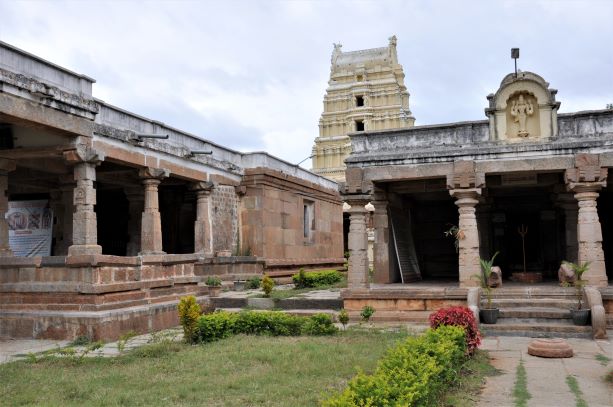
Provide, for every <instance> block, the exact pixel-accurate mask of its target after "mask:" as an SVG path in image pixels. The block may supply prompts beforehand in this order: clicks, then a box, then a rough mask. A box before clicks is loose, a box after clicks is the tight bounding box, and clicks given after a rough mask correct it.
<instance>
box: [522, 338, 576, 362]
mask: <svg viewBox="0 0 613 407" xmlns="http://www.w3.org/2000/svg"><path fill="white" fill-rule="evenodd" d="M528 354H529V355H532V356H538V357H541V358H572V357H573V348H572V347H571V346H570V345H569V344H568V342H566V341H565V340H564V339H536V340H534V341H532V342H530V344H529V345H528Z"/></svg>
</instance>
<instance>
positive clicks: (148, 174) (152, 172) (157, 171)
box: [138, 167, 170, 181]
mask: <svg viewBox="0 0 613 407" xmlns="http://www.w3.org/2000/svg"><path fill="white" fill-rule="evenodd" d="M138 176H139V178H142V179H143V180H148V179H155V180H158V181H161V180H163V179H164V178H168V177H169V176H170V171H169V170H167V169H165V168H153V167H145V168H141V169H140V170H138Z"/></svg>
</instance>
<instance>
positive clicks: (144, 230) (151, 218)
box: [139, 168, 169, 255]
mask: <svg viewBox="0 0 613 407" xmlns="http://www.w3.org/2000/svg"><path fill="white" fill-rule="evenodd" d="M168 175H169V172H168V170H164V169H160V168H145V169H143V170H140V172H139V176H140V177H141V178H142V180H143V181H142V182H143V186H144V188H145V204H144V210H143V214H142V220H141V235H140V238H141V251H140V254H145V255H148V254H165V252H164V251H163V250H162V221H161V218H160V205H159V201H158V185H160V182H161V181H162V179H164V178H166V177H168Z"/></svg>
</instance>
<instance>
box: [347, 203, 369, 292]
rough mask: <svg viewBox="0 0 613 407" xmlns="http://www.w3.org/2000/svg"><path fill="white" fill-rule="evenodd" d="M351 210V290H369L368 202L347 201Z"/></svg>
mask: <svg viewBox="0 0 613 407" xmlns="http://www.w3.org/2000/svg"><path fill="white" fill-rule="evenodd" d="M347 203H348V204H349V205H351V208H349V210H348V212H349V239H348V240H349V242H348V243H349V272H348V282H347V283H348V287H349V288H350V289H367V288H368V287H369V282H368V234H367V233H366V214H367V212H368V211H367V210H366V208H364V206H365V205H366V204H367V203H368V200H347Z"/></svg>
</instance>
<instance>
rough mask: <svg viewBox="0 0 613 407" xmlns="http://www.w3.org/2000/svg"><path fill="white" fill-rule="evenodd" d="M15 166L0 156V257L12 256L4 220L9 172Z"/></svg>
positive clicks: (6, 224)
mask: <svg viewBox="0 0 613 407" xmlns="http://www.w3.org/2000/svg"><path fill="white" fill-rule="evenodd" d="M15 168H16V164H15V161H12V160H7V159H5V158H0V257H10V256H13V251H12V250H11V246H10V245H9V224H8V222H7V221H6V213H7V212H8V210H9V197H8V188H9V172H11V171H14V170H15Z"/></svg>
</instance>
